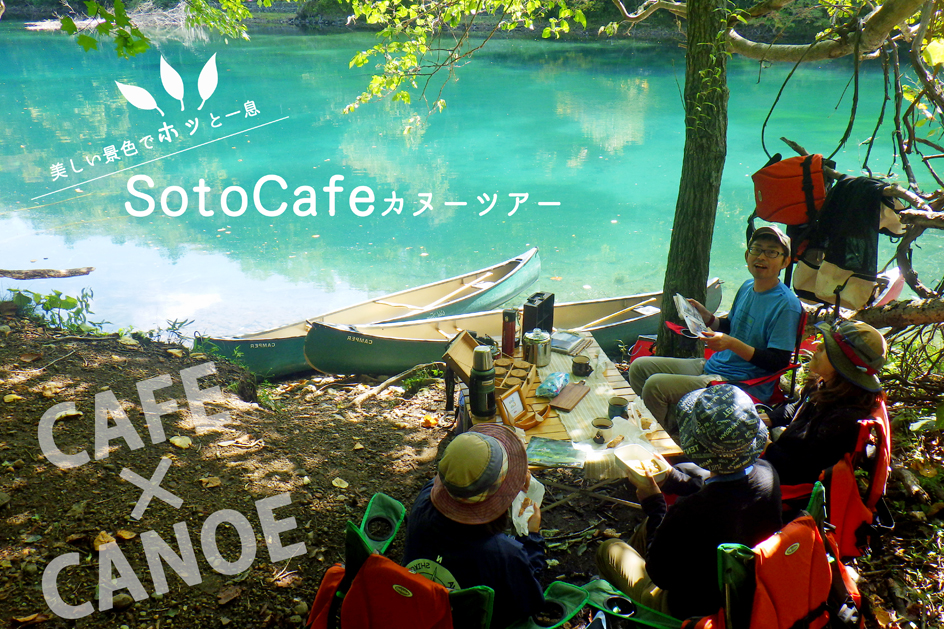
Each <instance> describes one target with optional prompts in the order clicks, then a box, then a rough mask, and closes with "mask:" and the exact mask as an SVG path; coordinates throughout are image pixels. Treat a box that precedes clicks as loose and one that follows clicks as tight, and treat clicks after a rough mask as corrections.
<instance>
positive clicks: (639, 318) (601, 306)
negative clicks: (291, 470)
mask: <svg viewBox="0 0 944 629" xmlns="http://www.w3.org/2000/svg"><path fill="white" fill-rule="evenodd" d="M661 303H662V293H661V292H655V293H641V294H639V295H628V296H626V297H613V298H609V299H595V300H590V301H575V302H571V303H562V304H557V305H555V306H554V327H555V328H557V329H559V330H584V331H587V332H590V333H592V334H593V336H594V338H595V339H596V340H597V342H598V343H599V344H600V347H602V348H603V350H604V351H605V352H606V353H607V354H609V355H611V356H612V355H618V354H619V342H622V343H625V344H626V345H628V346H630V345H632V344H633V343H635V341H636V338H637V337H638V336H639V335H640V334H654V333H655V332H656V331H657V328H658V325H659V315H660V310H659V307H660V306H661ZM720 303H721V280H718V279H713V280H711V281H710V282H709V283H708V298H707V299H706V304H705V305H706V307H708V308H709V309H710V310H711V311H712V312H713V311H715V310H717V308H718V306H719V305H720ZM501 324H502V314H501V310H493V311H491V312H479V313H474V314H466V315H458V316H453V317H438V318H435V319H426V320H423V321H410V322H403V323H384V324H368V325H351V324H340V323H332V322H322V321H312V322H311V329H310V330H309V331H308V336H307V337H306V339H305V359H306V360H307V361H308V364H309V365H311V367H312V368H314V369H317V370H318V371H321V372H324V373H331V374H396V373H400V372H401V371H405V370H407V369H409V368H410V367H413V366H414V365H419V364H422V363H430V362H435V361H439V360H442V355H443V353H445V351H446V346H447V345H448V344H449V341H450V340H451V339H452V338H453V337H455V336H456V334H458V333H459V332H462V331H463V330H468V331H470V332H475V333H476V334H479V335H481V334H487V335H489V336H491V337H492V338H493V339H495V340H496V341H497V340H500V339H501Z"/></svg>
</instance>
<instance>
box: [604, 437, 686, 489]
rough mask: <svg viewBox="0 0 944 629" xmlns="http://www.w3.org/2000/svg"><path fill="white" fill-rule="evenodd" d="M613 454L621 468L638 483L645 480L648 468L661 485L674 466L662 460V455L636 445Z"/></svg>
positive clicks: (620, 449)
mask: <svg viewBox="0 0 944 629" xmlns="http://www.w3.org/2000/svg"><path fill="white" fill-rule="evenodd" d="M613 454H614V455H615V456H616V461H617V462H618V463H619V465H620V467H622V468H623V469H624V470H626V471H627V473H628V474H629V475H630V476H631V477H633V478H635V479H636V480H638V481H643V480H645V478H646V471H645V470H646V469H647V468H648V470H649V471H650V473H651V474H652V477H653V478H654V479H655V481H656V482H657V483H661V482H662V481H663V480H665V477H666V476H668V475H669V470H670V469H672V466H671V465H669V462H668V461H666V460H665V459H664V458H662V455H659V454H654V453H652V452H650V451H649V450H647V449H645V448H644V447H642V446H641V445H638V444H635V443H631V444H629V445H626V446H621V447H619V448H617V449H616V450H615V451H614V452H613Z"/></svg>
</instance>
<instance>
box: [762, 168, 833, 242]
mask: <svg viewBox="0 0 944 629" xmlns="http://www.w3.org/2000/svg"><path fill="white" fill-rule="evenodd" d="M751 179H752V180H753V181H754V200H755V203H756V209H755V210H754V216H757V217H758V218H761V219H763V220H765V221H768V222H770V223H782V224H784V225H804V224H806V223H810V222H813V221H815V219H816V213H817V212H818V211H819V209H820V208H821V207H822V206H823V201H824V200H825V199H826V186H827V183H826V177H825V175H824V174H823V156H822V155H819V154H816V155H798V156H796V157H788V158H787V159H781V158H780V153H777V154H776V155H774V156H773V157H771V158H770V161H769V162H767V165H766V166H764V167H763V168H761V169H760V170H758V171H757V172H756V173H754V174H753V175H752V176H751Z"/></svg>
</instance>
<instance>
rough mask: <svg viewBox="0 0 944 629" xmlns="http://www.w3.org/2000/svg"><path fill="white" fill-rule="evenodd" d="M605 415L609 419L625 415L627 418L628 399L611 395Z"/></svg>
mask: <svg viewBox="0 0 944 629" xmlns="http://www.w3.org/2000/svg"><path fill="white" fill-rule="evenodd" d="M607 416H608V417H609V418H610V419H613V418H614V417H625V418H626V419H629V400H627V399H626V398H624V397H619V396H615V397H611V398H610V400H609V408H607Z"/></svg>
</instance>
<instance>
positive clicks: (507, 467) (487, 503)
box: [431, 424, 528, 524]
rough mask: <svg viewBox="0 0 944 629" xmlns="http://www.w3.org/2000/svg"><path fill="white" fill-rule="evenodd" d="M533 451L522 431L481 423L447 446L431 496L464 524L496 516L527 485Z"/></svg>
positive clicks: (445, 511)
mask: <svg viewBox="0 0 944 629" xmlns="http://www.w3.org/2000/svg"><path fill="white" fill-rule="evenodd" d="M527 473H528V457H527V455H526V454H525V451H524V446H523V445H522V444H521V440H520V439H519V438H518V436H517V435H516V434H515V433H513V432H511V431H510V430H508V429H507V428H505V427H504V426H502V425H501V424H477V425H476V426H474V427H473V428H472V429H471V430H470V431H468V432H465V433H462V434H461V435H459V436H458V437H456V438H455V439H453V440H452V442H451V443H450V444H449V445H448V446H447V447H446V452H445V453H444V454H443V458H442V460H440V461H439V473H438V474H437V475H436V479H435V480H434V481H433V491H432V494H431V499H432V501H433V505H434V506H435V507H436V509H438V510H439V512H440V513H442V514H443V515H445V516H446V517H447V518H449V519H450V520H455V521H456V522H462V523H463V524H485V523H486V522H491V521H492V520H494V519H496V518H497V517H498V516H500V515H501V514H502V513H503V512H505V511H507V510H508V508H509V507H511V503H512V501H514V499H515V496H517V495H518V492H519V491H521V489H522V488H523V486H524V481H525V477H526V475H527Z"/></svg>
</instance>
